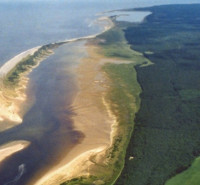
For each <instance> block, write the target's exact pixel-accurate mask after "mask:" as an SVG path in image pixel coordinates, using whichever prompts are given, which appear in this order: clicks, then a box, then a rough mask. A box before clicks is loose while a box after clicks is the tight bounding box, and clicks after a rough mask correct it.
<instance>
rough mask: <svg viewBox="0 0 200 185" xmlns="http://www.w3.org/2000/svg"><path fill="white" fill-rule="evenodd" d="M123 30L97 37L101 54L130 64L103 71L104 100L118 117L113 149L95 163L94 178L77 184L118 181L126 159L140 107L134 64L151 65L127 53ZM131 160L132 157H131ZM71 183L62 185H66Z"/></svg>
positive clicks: (119, 27) (114, 29)
mask: <svg viewBox="0 0 200 185" xmlns="http://www.w3.org/2000/svg"><path fill="white" fill-rule="evenodd" d="M122 29H123V27H121V26H120V25H117V26H116V27H114V28H113V29H111V30H109V31H107V32H105V33H103V34H101V35H99V36H98V37H97V38H96V41H98V43H99V46H100V47H101V54H102V55H103V56H106V57H110V58H112V59H114V58H116V59H118V60H119V59H121V60H122V61H131V62H132V63H129V64H125V63H124V64H123V63H122V64H111V63H108V64H105V65H104V66H103V68H102V70H103V71H105V72H106V74H107V75H108V77H109V79H110V80H111V87H110V90H109V93H108V94H107V96H106V101H107V102H109V105H110V106H111V107H110V108H111V110H112V112H113V114H114V115H115V116H116V117H117V123H118V125H117V129H116V133H115V134H116V135H115V137H114V138H113V145H112V147H111V148H110V149H109V150H108V151H107V154H106V156H105V158H106V159H105V161H107V162H106V164H105V162H102V163H96V166H95V167H94V169H93V174H95V175H96V178H97V179H98V180H93V179H92V178H93V176H91V177H88V178H87V183H85V181H84V182H83V181H78V182H77V185H78V184H81V185H82V184H99V185H100V184H102V185H103V184H104V185H111V184H114V183H115V181H116V180H117V178H118V177H119V175H120V173H121V171H122V169H123V167H124V159H125V155H126V149H127V146H128V143H129V140H130V137H131V135H132V131H133V128H134V118H135V114H136V112H137V111H138V110H139V107H140V98H139V94H140V92H141V88H140V86H139V84H138V82H137V74H136V70H135V66H136V65H137V64H146V65H149V64H151V62H150V61H149V60H148V59H146V58H145V57H144V56H143V55H142V54H141V53H139V52H135V51H133V50H132V49H130V46H129V45H128V44H127V42H126V39H125V37H124V33H123V30H122ZM130 159H132V157H131V156H130ZM73 180H74V179H72V180H70V181H68V182H66V183H63V184H65V185H69V184H70V183H72V182H73Z"/></svg>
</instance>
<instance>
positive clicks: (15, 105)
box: [0, 46, 41, 129]
mask: <svg viewBox="0 0 200 185" xmlns="http://www.w3.org/2000/svg"><path fill="white" fill-rule="evenodd" d="M40 48H41V46H38V47H35V48H32V49H29V50H27V51H25V52H22V53H20V54H19V55H17V56H15V57H14V58H12V59H10V60H9V61H8V62H6V63H5V64H4V65H3V66H2V67H1V68H0V83H1V84H0V122H2V121H4V120H9V121H11V122H15V123H16V124H18V123H21V122H22V115H20V112H21V110H20V109H21V107H20V106H19V105H20V104H22V102H23V101H24V100H25V99H26V95H25V93H24V91H25V89H26V86H27V83H28V79H27V78H26V77H24V76H21V80H20V83H19V87H17V88H13V89H9V88H6V87H4V85H3V78H4V76H6V75H7V74H8V73H9V72H10V71H11V70H12V69H13V68H14V67H15V66H16V65H17V64H18V63H19V62H21V61H22V60H23V59H24V58H26V57H27V56H29V55H30V56H31V55H33V54H34V53H35V52H36V51H38V50H39V49H40ZM5 129H7V128H5Z"/></svg>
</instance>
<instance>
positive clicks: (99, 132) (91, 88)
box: [31, 43, 130, 185]
mask: <svg viewBox="0 0 200 185" xmlns="http://www.w3.org/2000/svg"><path fill="white" fill-rule="evenodd" d="M85 47H86V49H87V51H88V55H89V56H88V57H87V58H85V59H83V60H82V62H81V64H80V65H79V67H78V68H77V69H76V71H75V73H76V74H77V76H78V79H77V80H78V83H79V92H78V94H77V96H76V97H75V99H74V102H73V104H72V107H73V110H74V113H75V114H74V116H73V121H74V127H75V129H76V130H79V131H81V132H82V133H83V134H84V135H85V138H84V139H83V141H82V142H81V143H80V144H78V145H76V146H75V147H74V148H73V149H72V150H71V151H70V152H69V153H68V154H67V155H66V157H65V158H64V159H63V160H62V161H61V162H60V163H59V164H58V165H57V166H54V167H53V168H52V169H51V170H50V171H49V172H47V173H46V174H45V175H44V176H43V177H42V178H41V179H39V180H37V182H35V181H34V182H32V183H31V184H34V185H56V184H60V183H62V182H64V181H67V180H70V179H72V178H75V177H80V176H88V175H95V171H94V168H95V166H96V163H101V164H102V163H106V158H105V153H106V151H107V150H108V149H109V148H110V146H111V145H112V139H113V137H114V136H115V131H116V129H117V119H116V116H115V115H114V114H113V113H112V111H111V110H110V105H109V103H108V102H106V98H105V96H106V94H107V92H108V90H109V86H110V81H109V79H108V78H107V76H106V74H105V73H104V72H103V71H102V66H103V65H104V64H105V63H108V62H109V63H116V64H120V63H130V62H129V61H122V60H117V59H106V58H105V57H104V56H101V55H100V54H99V52H98V51H99V47H98V46H96V45H93V44H91V43H89V44H87V45H86V46H85Z"/></svg>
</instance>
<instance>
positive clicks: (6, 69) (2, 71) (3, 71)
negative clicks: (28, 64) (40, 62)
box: [0, 46, 41, 77]
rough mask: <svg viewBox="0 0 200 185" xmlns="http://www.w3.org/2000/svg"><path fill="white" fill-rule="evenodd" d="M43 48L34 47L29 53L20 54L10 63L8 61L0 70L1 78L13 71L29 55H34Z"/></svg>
mask: <svg viewBox="0 0 200 185" xmlns="http://www.w3.org/2000/svg"><path fill="white" fill-rule="evenodd" d="M40 48H41V46H38V47H34V48H32V49H29V50H27V51H24V52H22V53H20V54H19V55H17V56H15V57H13V58H12V59H10V60H9V61H7V62H6V63H5V64H4V65H3V66H2V67H1V68H0V77H3V76H5V75H6V74H7V73H8V72H9V71H10V70H12V69H13V68H14V67H15V66H16V65H17V64H18V63H19V62H21V61H22V60H23V59H24V58H26V57H27V56H29V55H33V54H34V53H35V52H36V51H38V50H39V49H40Z"/></svg>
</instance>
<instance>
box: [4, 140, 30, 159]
mask: <svg viewBox="0 0 200 185" xmlns="http://www.w3.org/2000/svg"><path fill="white" fill-rule="evenodd" d="M29 144H30V142H28V141H24V140H20V141H12V142H9V143H7V144H4V145H2V146H0V163H1V162H2V161H3V160H4V159H6V158H7V157H9V156H11V155H13V154H14V153H16V152H18V151H20V150H23V149H24V148H26V147H28V146H29Z"/></svg>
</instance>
